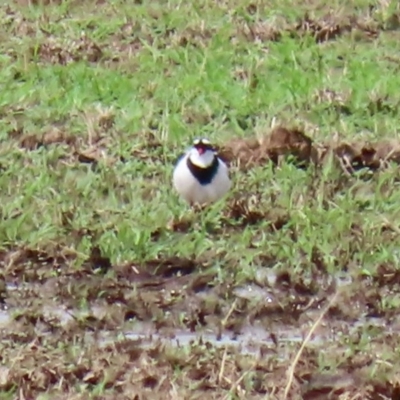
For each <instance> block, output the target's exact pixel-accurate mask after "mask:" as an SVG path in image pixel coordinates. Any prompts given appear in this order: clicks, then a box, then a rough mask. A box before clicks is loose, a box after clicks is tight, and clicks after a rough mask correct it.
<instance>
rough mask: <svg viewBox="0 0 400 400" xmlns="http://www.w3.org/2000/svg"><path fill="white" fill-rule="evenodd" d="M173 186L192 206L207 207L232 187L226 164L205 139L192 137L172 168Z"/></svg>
mask: <svg viewBox="0 0 400 400" xmlns="http://www.w3.org/2000/svg"><path fill="white" fill-rule="evenodd" d="M173 186H174V188H175V190H176V191H177V192H178V194H179V195H180V196H181V197H182V198H183V199H184V200H186V202H188V203H189V205H191V206H195V205H198V206H206V205H208V204H210V203H214V202H216V201H217V200H219V199H221V198H222V197H223V196H224V195H225V194H226V193H227V192H228V191H229V190H230V188H231V186H232V182H231V179H230V177H229V171H228V167H227V165H226V164H225V163H224V162H223V161H222V160H221V159H220V158H219V157H218V155H217V152H216V150H215V149H214V147H213V146H212V145H211V142H210V141H209V140H208V139H206V138H200V139H195V140H194V141H193V145H192V147H191V148H190V149H189V150H188V151H186V153H184V154H182V155H181V156H180V157H179V158H178V160H177V162H176V164H175V168H174V171H173Z"/></svg>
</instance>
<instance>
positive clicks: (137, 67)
mask: <svg viewBox="0 0 400 400" xmlns="http://www.w3.org/2000/svg"><path fill="white" fill-rule="evenodd" d="M32 3H34V4H32ZM36 3H38V4H36ZM42 3H43V2H42ZM42 3H41V2H37V1H36V2H34V1H31V2H28V1H27V2H26V3H25V2H23V1H20V2H12V1H9V2H5V4H4V5H2V6H0V15H1V17H2V20H3V21H5V23H4V24H3V25H2V27H1V28H0V38H1V40H0V50H1V51H0V54H1V55H0V60H1V64H2V68H1V70H0V82H1V83H2V93H1V96H0V113H1V119H0V154H1V158H0V164H1V165H0V166H1V169H2V172H1V175H0V193H1V194H0V213H1V216H2V218H1V219H0V243H1V246H0V247H1V249H2V250H1V254H0V257H1V260H2V265H3V269H2V274H3V277H2V279H3V280H4V281H5V282H6V283H7V284H8V288H9V289H3V288H2V286H0V288H1V290H0V295H1V296H4V298H5V305H6V306H7V307H8V309H9V310H10V315H11V316H12V318H11V322H10V323H9V324H7V325H5V326H4V327H3V328H2V331H3V332H2V335H3V337H4V338H5V339H4V342H2V344H1V345H0V346H1V352H0V354H1V356H0V359H1V360H2V363H3V364H4V365H5V367H3V370H1V371H0V388H1V390H2V391H3V392H4V393H8V394H2V395H1V396H2V398H10V399H11V398H15V396H16V395H17V394H18V393H19V394H18V395H21V394H20V393H23V396H25V398H28V397H32V398H33V397H35V398H53V399H54V398H58V397H57V396H59V394H60V396H61V397H62V396H65V397H62V398H71V399H73V398H74V399H75V398H89V397H90V396H91V398H114V397H113V396H119V398H123V396H128V397H129V398H132V396H137V397H134V398H137V399H139V398H146V396H149V395H150V394H149V393H151V396H163V397H164V398H165V396H170V398H173V399H177V398H197V397H199V396H208V398H215V399H222V398H226V399H228V398H229V399H241V398H250V397H251V398H254V399H256V398H260V399H261V398H271V399H273V398H276V399H281V398H283V396H284V392H285V385H286V383H287V382H286V374H287V371H288V370H290V363H291V360H293V359H295V356H296V354H297V352H298V349H299V346H300V345H299V346H297V345H290V344H289V343H285V342H283V341H281V340H280V335H281V333H282V332H284V331H288V330H289V331H290V332H295V333H298V332H300V331H304V330H307V329H309V328H311V327H312V329H315V333H316V334H317V335H320V336H321V337H324V335H325V333H326V332H325V333H324V324H321V326H319V325H318V327H317V326H313V323H314V321H316V320H317V317H318V314H315V313H316V312H317V313H318V312H319V310H320V308H321V307H322V306H323V305H324V304H325V303H326V300H327V299H328V298H329V297H330V295H331V293H332V292H335V291H337V290H339V293H340V295H339V296H338V298H337V301H336V303H335V305H333V306H332V307H331V308H330V309H329V310H328V311H327V313H326V315H325V316H324V321H325V322H324V323H325V324H327V326H328V327H329V329H333V330H335V332H337V334H338V335H339V336H338V338H337V340H336V341H334V342H332V341H328V342H326V343H325V344H322V345H320V346H323V347H318V345H315V344H313V345H311V343H308V345H307V346H306V347H304V348H302V351H301V353H298V355H299V357H298V359H296V364H295V365H294V366H296V365H298V366H297V368H296V369H294V370H293V371H294V377H292V380H291V386H290V391H289V392H288V398H293V399H294V398H300V397H299V396H300V393H302V394H301V396H302V397H301V398H304V399H309V398H316V397H315V396H317V395H318V396H321V397H320V398H324V397H323V396H326V395H327V393H328V392H329V391H333V395H334V396H336V398H338V396H340V395H341V396H344V397H341V398H349V399H350V398H357V397H356V396H362V397H360V398H364V399H365V398H368V399H375V398H378V396H381V397H379V398H395V397H393V396H395V394H396V393H397V392H396V390H398V389H396V382H397V380H398V378H397V376H396V374H395V373H394V371H393V365H396V363H397V362H398V361H399V360H398V356H397V354H398V350H399V348H398V344H397V343H396V341H395V340H394V339H395V338H394V333H393V332H395V329H396V324H397V319H396V315H397V314H398V307H399V304H400V303H399V298H398V295H397V292H396V290H397V289H398V285H399V272H398V264H399V254H398V250H397V249H398V246H399V235H398V233H399V226H398V223H397V219H398V214H399V212H398V204H399V200H400V198H399V191H398V170H397V168H396V165H395V164H393V163H392V164H390V165H389V166H388V168H383V169H381V170H379V171H377V172H371V173H370V174H369V175H368V174H367V175H366V174H365V171H364V170H363V171H359V172H357V173H355V174H346V173H344V171H343V169H341V168H338V167H337V165H336V164H335V162H332V163H325V162H324V163H323V164H322V165H317V166H314V165H311V166H310V167H309V168H306V169H300V168H297V166H296V164H295V163H292V162H290V160H287V162H283V164H282V165H280V167H279V168H275V167H274V166H273V165H272V163H270V162H261V161H260V160H258V162H255V164H253V165H252V167H251V168H249V169H247V170H243V169H241V168H240V166H238V165H237V164H236V163H235V162H232V163H231V176H232V179H233V182H234V184H233V190H232V191H231V193H230V194H229V196H228V197H227V198H226V199H225V200H223V201H221V202H219V203H217V204H215V205H213V206H211V207H210V208H209V209H207V210H205V211H204V212H202V213H201V214H196V213H193V212H192V211H190V210H189V209H188V207H187V206H186V205H185V204H184V203H183V202H182V201H181V200H180V199H179V198H178V196H177V195H176V194H175V193H174V191H173V189H172V185H171V174H172V168H173V162H174V160H175V159H176V157H177V156H178V155H179V154H180V153H181V152H182V151H183V150H185V148H186V147H187V146H189V145H190V144H191V141H192V139H193V138H194V137H198V136H207V137H208V138H209V139H210V140H211V141H213V142H214V143H216V144H217V145H219V146H220V147H224V146H225V147H229V146H230V144H231V143H233V142H234V141H235V140H238V138H239V139H240V140H247V139H249V138H251V137H253V136H257V137H258V138H263V137H265V136H266V135H267V134H268V133H269V132H270V130H271V127H273V126H275V125H282V126H286V127H289V128H293V127H297V128H299V129H301V130H303V131H304V132H305V133H306V134H307V135H308V136H309V137H310V138H312V140H313V143H314V144H316V145H324V146H326V147H333V148H334V147H335V146H336V145H337V144H338V143H342V142H349V143H350V144H351V146H352V147H351V149H356V148H357V145H359V144H360V143H361V144H362V143H364V144H365V146H366V147H368V146H375V147H374V149H376V151H377V152H379V151H378V149H379V148H381V147H379V146H381V144H382V143H383V141H384V140H387V139H393V138H395V139H396V140H397V134H398V119H399V111H398V109H399V104H400V97H399V95H398V87H399V85H400V78H399V74H398V58H397V56H396V50H398V49H399V44H398V43H400V42H399V38H400V36H399V30H398V28H399V25H400V24H399V15H400V14H399V12H400V11H399V6H398V4H397V2H395V1H392V2H389V3H390V4H389V3H388V2H383V1H382V2H373V4H372V3H371V2H370V1H366V0H358V1H356V2H352V4H351V5H349V3H348V2H343V1H339V0H336V1H335V2H334V3H332V4H331V5H330V8H329V9H328V8H327V6H326V5H324V3H323V2H319V1H318V0H313V1H309V2H306V3H304V2H299V4H298V5H296V6H293V5H292V2H283V1H269V2H250V1H247V0H231V1H221V2H218V4H216V3H215V2H212V1H203V2H201V3H198V5H194V4H189V3H188V4H186V3H184V2H180V1H176V0H174V1H168V2H167V3H164V2H157V1H155V2H151V3H149V4H148V3H147V2H141V1H137V2H135V3H134V4H133V3H132V2H126V1H122V0H116V1H112V2H104V3H102V2H98V4H97V3H96V2H95V1H85V2H76V1H72V0H71V1H64V2H62V1H59V2H57V1H55V2H53V3H54V4H52V2H49V4H42ZM264 3H265V4H264ZM371 4H372V6H371ZM328 12H330V14H329V16H328ZM326 27H328V28H329V29H328V28H326ZM350 28H351V29H350ZM368 143H372V144H368ZM364 150H365V149H364ZM386 150H388V149H386ZM389 150H393V151H395V152H396V151H398V144H397V142H396V143H395V141H394V142H391V145H390V146H389ZM354 151H356V150H354ZM365 154H366V153H365V152H364V153H363V157H364V158H365V159H366V157H367V156H366V155H365ZM347 156H348V154H347V153H346V154H345V155H344V156H343V157H342V159H343V160H344V159H345V158H346V157H347ZM353 158H354V157H353ZM378 158H379V157H378ZM381 158H382V157H381ZM364 161H365V160H364ZM238 202H239V203H240V204H241V205H242V206H243V207H244V208H243V207H242V206H240V207H242V208H240V207H239V206H238V204H239V203H238ZM238 210H239V211H238ZM238 214H239V215H238ZM271 268H272V270H273V273H274V277H275V278H274V284H272V285H271V282H270V281H268V279H267V278H266V273H269V271H270V269H271ZM267 271H268V272H267ZM340 273H344V274H345V275H346V276H347V277H349V278H350V284H348V285H347V286H345V287H342V288H339V289H338V288H337V287H336V286H335V285H336V284H335V279H334V277H335V276H337V275H338V274H340ZM11 284H14V285H16V286H15V289H13V290H11V289H10V287H11ZM260 287H261V290H262V291H263V293H264V295H263V296H262V297H254V298H252V297H251V295H250V297H249V298H244V297H243V296H238V295H237V294H236V293H238V292H237V291H235V290H236V289H238V288H239V289H246V290H247V289H249V291H250V292H251V290H255V289H257V288H258V289H260ZM60 305H62V306H63V307H65V308H67V309H68V310H69V311H70V312H71V313H72V314H73V313H74V312H75V311H76V310H77V309H80V310H84V311H85V312H86V313H87V315H85V316H84V317H77V316H75V318H73V319H72V321H70V322H69V323H68V324H63V323H61V322H60V321H59V319H58V318H56V317H50V316H49V315H48V314H46V312H45V311H44V308H43V307H45V306H52V307H59V306H60ZM95 306H97V307H100V308H101V309H102V310H104V313H103V314H101V315H98V314H96V313H95V312H94V311H93V310H94V308H95ZM370 317H376V318H379V321H380V322H379V324H378V327H374V326H372V325H371V326H370V324H372V322H371V321H370V320H369V319H368V318H370ZM363 318H364V320H365V322H364V323H361V324H359V325H354V322H355V321H358V320H359V321H363ZM365 318H367V319H365ZM134 323H136V324H138V326H141V324H144V325H146V324H149V325H151V326H152V327H153V328H154V329H157V330H159V331H160V332H161V334H162V335H164V336H168V335H170V334H171V332H178V333H179V332H186V331H188V330H192V331H199V332H202V331H204V330H208V331H211V332H213V333H215V334H216V335H218V334H219V333H221V332H225V331H228V332H234V333H235V334H239V338H240V333H241V332H242V331H243V330H245V329H252V328H251V326H255V327H261V329H262V330H263V331H265V332H266V334H268V335H269V333H272V334H273V335H275V337H277V338H278V340H277V343H276V345H275V346H273V345H269V344H268V345H266V344H264V345H262V346H261V347H262V351H264V352H266V353H265V354H269V355H268V356H264V357H258V358H257V357H255V356H254V355H253V356H245V355H242V354H240V353H239V352H238V351H237V349H236V350H235V349H229V350H226V349H223V348H217V347H216V346H214V345H215V343H214V344H208V345H207V344H202V343H197V342H196V343H194V344H191V345H190V346H189V347H183V348H178V349H176V348H170V347H168V346H155V347H153V348H150V349H147V348H141V347H140V344H139V343H136V342H135V341H133V340H128V339H127V340H126V341H123V342H121V343H122V344H120V345H118V344H115V345H109V346H108V347H107V346H106V347H104V346H102V345H101V343H100V342H97V341H95V342H94V343H92V342H91V341H90V337H91V335H94V336H95V337H96V335H100V334H101V333H104V332H108V333H110V334H111V335H113V334H115V336H116V334H117V333H120V332H128V331H129V330H130V329H132V324H134ZM249 326H250V328H249ZM379 326H380V327H379ZM385 326H386V327H387V328H386V329H383V328H382V327H385ZM319 330H320V331H319ZM49 333H51V334H50V335H49ZM304 336H305V334H304ZM29 343H31V345H29ZM86 346H89V347H87V348H86ZM296 346H297V347H296ZM313 346H316V347H313ZM82 348H83V349H84V350H83V353H82V354H80V355H79V354H78V353H79V351H78V350H80V349H82ZM322 348H323V351H320V350H319V349H322ZM224 352H225V353H224ZM282 353H288V357H286V358H283V359H282V358H279V357H278V356H279V355H280V354H282ZM262 354H264V353H262ZM35 365H36V367H35ZM39 365H40V367H37V366H39ZM322 372H324V373H325V375H324V376H325V378H323V379H322V378H320V375H319V374H320V373H322ZM30 374H33V375H30ZM135 374H136V375H135ZM348 375H350V376H351V379H348ZM32 376H33V378H32ZM135 376H136V377H135ZM326 376H328V378H326ZM327 382H328V383H327ZM338 382H339V383H338ZM360 382H361V383H360ZM150 390H151V392H150ZM21 391H22V392H21ZM62 393H64V395H62ZM164 393H168V395H165V394H164ZM40 396H42V397H40ZM43 396H44V397H43ZM46 396H50V397H46ZM79 396H81V397H79ZM196 396H197V397H196ZM290 396H292V397H290ZM296 396H297V397H296ZM313 396H314V397H313ZM346 396H347V397H346ZM61 397H60V398H61ZM152 398H153V397H152ZM154 398H156V397H154ZM325 398H326V397H325Z"/></svg>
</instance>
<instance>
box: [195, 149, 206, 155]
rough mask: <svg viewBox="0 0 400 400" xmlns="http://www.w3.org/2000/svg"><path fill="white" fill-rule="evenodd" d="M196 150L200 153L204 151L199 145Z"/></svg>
mask: <svg viewBox="0 0 400 400" xmlns="http://www.w3.org/2000/svg"><path fill="white" fill-rule="evenodd" d="M197 151H198V152H199V154H200V155H202V154H204V152H205V150H204V149H203V148H202V147H199V148H198V149H197Z"/></svg>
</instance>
